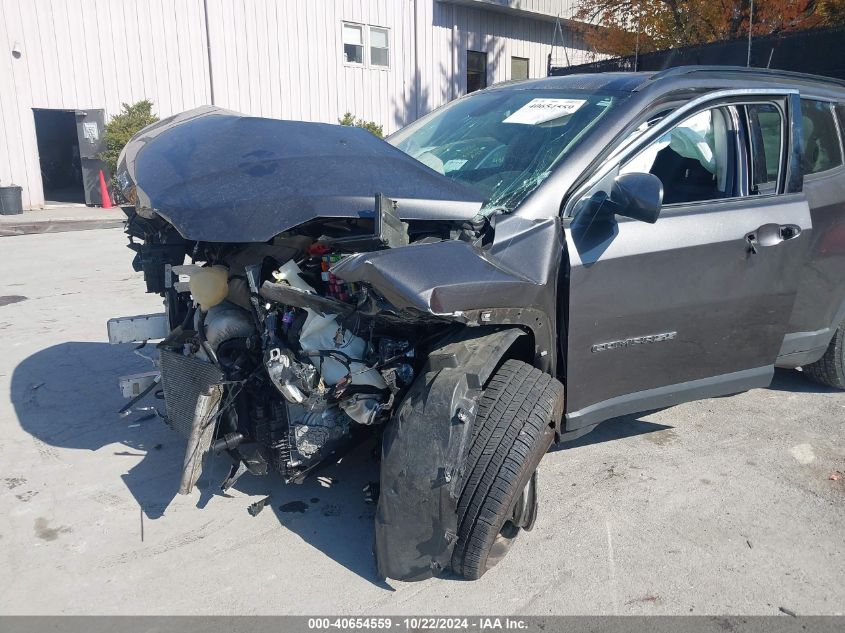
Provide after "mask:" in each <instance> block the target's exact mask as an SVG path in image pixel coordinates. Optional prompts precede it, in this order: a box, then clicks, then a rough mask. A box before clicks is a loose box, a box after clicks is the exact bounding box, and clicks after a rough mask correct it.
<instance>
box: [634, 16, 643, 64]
mask: <svg viewBox="0 0 845 633" xmlns="http://www.w3.org/2000/svg"><path fill="white" fill-rule="evenodd" d="M642 22H643V3H642V0H640V3H639V4H638V5H637V43H636V46H635V48H634V72H637V66H638V64H639V62H640V26H641V25H642Z"/></svg>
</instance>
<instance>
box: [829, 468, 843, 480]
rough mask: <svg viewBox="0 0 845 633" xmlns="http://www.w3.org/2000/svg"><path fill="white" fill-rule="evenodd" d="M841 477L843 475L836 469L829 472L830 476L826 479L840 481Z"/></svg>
mask: <svg viewBox="0 0 845 633" xmlns="http://www.w3.org/2000/svg"><path fill="white" fill-rule="evenodd" d="M843 477H845V475H843V474H842V473H841V472H839V471H838V470H837V471H834V472H832V473H830V477H828V479H829V480H830V481H841V480H842V478H843Z"/></svg>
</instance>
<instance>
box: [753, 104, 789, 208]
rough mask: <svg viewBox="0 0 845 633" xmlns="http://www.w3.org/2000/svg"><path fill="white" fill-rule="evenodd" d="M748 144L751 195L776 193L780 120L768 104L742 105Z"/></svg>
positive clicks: (780, 154)
mask: <svg viewBox="0 0 845 633" xmlns="http://www.w3.org/2000/svg"><path fill="white" fill-rule="evenodd" d="M745 113H746V116H747V117H748V132H749V134H748V135H749V137H750V138H749V141H750V145H751V165H750V167H751V175H750V179H749V180H750V184H751V186H750V187H749V189H750V193H751V194H767V193H777V190H778V182H779V180H780V170H781V164H782V161H781V157H782V155H783V119H782V117H781V113H780V110H779V109H778V108H777V107H775V106H774V105H773V104H771V103H757V104H753V105H749V106H746V107H745Z"/></svg>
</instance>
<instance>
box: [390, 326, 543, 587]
mask: <svg viewBox="0 0 845 633" xmlns="http://www.w3.org/2000/svg"><path fill="white" fill-rule="evenodd" d="M533 349H534V345H533V341H532V340H531V337H530V336H529V335H527V334H526V333H525V332H524V331H523V330H522V329H520V328H516V327H483V328H465V329H463V330H461V331H459V332H458V333H457V334H452V335H450V336H448V337H447V338H446V339H444V340H443V341H441V342H440V343H439V344H438V345H437V347H436V348H435V349H434V350H433V351H432V352H431V354H429V357H428V360H427V362H426V365H425V368H424V370H423V371H422V372H421V373H420V375H419V376H418V377H417V379H416V381H415V382H414V384H413V385H411V388H410V389H409V391H408V393H407V394H406V395H405V397H404V398H403V400H402V402H400V403H399V405H398V406H397V407H396V409H395V411H394V414H393V417H392V419H391V421H390V422H389V423H388V425H387V427H386V428H385V432H384V437H383V442H382V459H381V475H380V479H381V493H380V496H379V501H378V507H377V510H376V518H375V545H374V550H375V555H376V562H377V565H378V571H379V576H381V577H382V578H394V579H397V580H404V581H413V580H423V579H426V578H430V577H431V576H437V575H441V574H443V573H445V572H446V571H447V570H448V569H449V565H450V562H451V557H452V551H453V549H454V546H455V542H456V540H457V503H458V498H459V497H460V492H461V491H460V487H459V481H460V475H461V472H462V470H461V469H462V468H463V466H464V462H465V460H466V455H467V451H468V448H469V444H470V440H471V437H472V428H473V423H474V421H475V414H476V409H477V402H478V398H479V397H480V396H481V393H482V391H483V389H484V386H485V385H486V384H487V382H488V381H489V380H490V378H491V376H492V375H493V374H494V373H495V371H496V369H497V368H498V367H499V366H500V365H501V364H502V363H504V362H505V361H506V360H507V359H509V358H516V359H517V360H525V361H526V362H529V363H531V364H533V363H532V360H533ZM528 355H530V360H526V356H528ZM556 432H557V429H556Z"/></svg>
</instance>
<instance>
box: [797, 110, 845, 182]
mask: <svg viewBox="0 0 845 633" xmlns="http://www.w3.org/2000/svg"><path fill="white" fill-rule="evenodd" d="M801 119H802V121H803V123H804V174H805V175H809V174H817V173H819V172H822V171H827V170H828V169H833V168H834V167H839V166H840V165H841V164H842V147H841V145H840V142H839V130H838V129H837V127H836V123H835V122H834V120H833V104H830V103H826V102H824V101H813V100H810V99H801Z"/></svg>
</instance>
